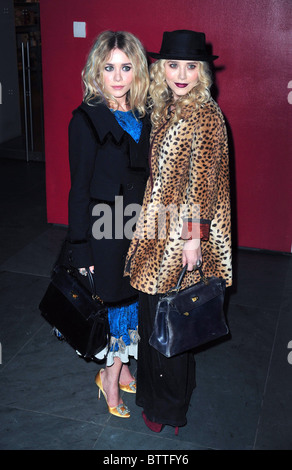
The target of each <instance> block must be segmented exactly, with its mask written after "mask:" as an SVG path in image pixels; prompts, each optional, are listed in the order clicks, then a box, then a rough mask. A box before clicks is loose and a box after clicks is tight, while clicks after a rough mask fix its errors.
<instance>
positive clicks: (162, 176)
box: [125, 98, 232, 294]
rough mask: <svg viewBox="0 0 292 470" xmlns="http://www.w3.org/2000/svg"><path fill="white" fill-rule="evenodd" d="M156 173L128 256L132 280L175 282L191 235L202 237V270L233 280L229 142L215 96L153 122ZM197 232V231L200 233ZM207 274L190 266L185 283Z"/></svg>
mask: <svg viewBox="0 0 292 470" xmlns="http://www.w3.org/2000/svg"><path fill="white" fill-rule="evenodd" d="M149 163H150V177H149V179H148V182H147V186H146V191H145V195H144V201H143V206H142V210H141V213H140V216H139V219H138V221H137V224H136V230H135V233H134V235H133V239H132V241H131V244H130V248H129V251H128V254H127V258H126V264H125V275H129V276H130V281H131V285H132V286H133V287H134V288H136V289H138V290H139V291H141V292H145V293H148V294H157V293H165V292H167V291H168V290H169V289H171V288H172V287H174V286H175V285H176V282H177V279H178V276H179V273H180V270H181V269H182V250H183V246H184V243H185V240H186V239H190V238H192V237H194V236H195V237H197V236H198V234H199V236H200V238H201V248H202V259H203V266H202V268H203V272H204V274H205V276H208V277H209V276H211V275H214V276H217V277H222V278H223V279H225V280H226V285H227V286H230V285H231V284H232V265H231V222H230V219H231V217H230V216H231V210H230V193H229V157H228V141H227V133H226V127H225V122H224V118H223V115H222V112H221V110H220V108H219V106H218V104H217V103H216V102H215V101H214V100H213V99H212V98H211V99H210V100H209V101H208V102H207V103H206V104H205V105H204V106H203V107H201V108H199V109H196V108H195V106H194V105H193V104H191V105H188V106H186V107H185V109H184V111H183V114H182V118H181V119H180V120H179V121H178V122H177V123H176V124H171V122H170V120H169V119H165V120H164V121H163V122H162V123H160V125H159V127H156V128H153V129H152V133H151V149H150V162H149ZM194 234H195V235H194ZM199 279H200V276H199V273H198V271H197V270H196V271H195V270H194V271H188V272H187V273H186V275H185V276H184V278H183V283H182V287H183V288H185V287H188V286H190V285H192V284H194V283H196V282H198V281H199Z"/></svg>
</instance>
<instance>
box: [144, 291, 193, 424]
mask: <svg viewBox="0 0 292 470" xmlns="http://www.w3.org/2000/svg"><path fill="white" fill-rule="evenodd" d="M158 300H159V295H154V296H153V295H148V294H144V293H140V294H139V322H138V331H139V336H140V341H139V345H138V362H137V364H138V365H137V393H136V403H137V405H138V406H141V407H143V409H144V412H145V414H146V416H147V418H148V419H150V420H151V421H154V422H156V423H161V424H168V425H171V426H183V425H184V424H186V422H187V418H186V414H187V411H188V407H189V403H190V399H191V396H192V392H193V389H194V387H195V359H194V354H193V353H192V352H186V353H184V354H180V355H178V356H175V357H171V358H167V357H165V356H163V355H162V354H160V353H159V352H158V351H156V349H154V348H153V347H152V346H150V344H149V337H150V335H151V333H152V329H153V323H154V318H155V311H156V305H157V302H158Z"/></svg>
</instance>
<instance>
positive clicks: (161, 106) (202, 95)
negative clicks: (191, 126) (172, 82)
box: [149, 59, 212, 125]
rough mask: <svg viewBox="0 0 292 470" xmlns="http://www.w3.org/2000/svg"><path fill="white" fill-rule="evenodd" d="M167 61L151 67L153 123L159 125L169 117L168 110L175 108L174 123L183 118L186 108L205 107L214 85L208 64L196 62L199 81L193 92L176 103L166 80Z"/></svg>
mask: <svg viewBox="0 0 292 470" xmlns="http://www.w3.org/2000/svg"><path fill="white" fill-rule="evenodd" d="M165 62H166V60H165V59H161V60H157V61H156V62H154V63H153V64H152V65H151V66H150V88H149V95H150V98H149V107H150V109H151V121H152V123H153V124H154V125H158V124H159V123H160V121H161V120H162V119H163V117H167V114H168V108H169V106H170V105H171V104H173V105H174V106H175V112H174V114H173V116H172V118H171V119H172V122H173V123H174V122H177V121H179V119H180V118H181V114H182V110H183V108H184V106H186V105H188V104H190V103H194V104H195V108H199V107H200V106H203V105H204V103H206V102H207V101H208V100H209V99H210V96H211V94H210V87H211V85H212V79H211V71H210V67H209V63H208V62H200V61H196V62H197V64H198V81H197V83H196V85H195V86H194V87H193V88H192V89H191V91H190V92H189V93H188V94H187V95H185V96H182V97H180V98H178V99H177V100H176V101H175V102H174V100H173V94H172V91H171V89H170V88H169V86H168V85H167V83H166V79H165Z"/></svg>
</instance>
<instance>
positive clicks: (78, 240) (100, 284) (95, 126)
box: [68, 31, 150, 418]
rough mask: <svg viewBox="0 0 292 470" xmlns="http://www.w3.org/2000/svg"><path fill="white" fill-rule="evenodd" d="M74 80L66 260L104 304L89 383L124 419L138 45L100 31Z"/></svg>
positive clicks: (140, 160) (143, 146)
mask: <svg viewBox="0 0 292 470" xmlns="http://www.w3.org/2000/svg"><path fill="white" fill-rule="evenodd" d="M82 78H83V83H84V99H83V102H82V104H81V105H80V106H79V107H78V108H77V109H76V110H75V111H74V113H73V118H72V120H71V122H70V126H69V158H70V172H71V190H70V195H69V230H68V242H69V243H68V247H69V250H68V256H69V263H70V264H71V265H72V266H74V267H76V268H78V269H79V272H80V273H81V274H83V273H84V274H85V273H86V270H85V268H89V269H90V270H91V271H92V272H93V273H94V279H95V286H96V291H97V294H98V295H99V297H100V298H101V299H102V300H103V301H104V302H105V303H107V304H108V305H109V322H110V328H111V345H110V352H109V353H108V354H107V356H106V367H105V368H104V369H101V370H100V371H99V373H98V374H97V376H96V384H97V386H98V387H99V395H100V391H101V392H102V393H103V394H104V397H105V399H106V401H107V405H108V409H109V412H110V413H111V414H113V415H115V416H118V417H122V418H128V417H130V412H129V410H128V408H127V406H126V405H125V404H124V403H123V401H122V399H121V397H120V390H121V389H122V390H125V391H128V392H130V393H135V392H136V382H135V379H134V377H133V376H132V374H131V372H130V370H129V367H128V365H127V363H128V361H129V356H130V355H131V356H134V357H135V358H136V357H137V353H136V351H137V340H138V334H137V310H138V304H137V298H136V291H135V289H133V288H132V287H131V286H130V283H129V280H128V278H124V277H123V269H124V262H125V255H126V253H127V249H128V247H129V244H130V240H131V235H132V232H133V230H134V222H135V220H136V218H135V217H137V216H138V209H139V207H140V204H141V203H142V199H143V193H144V189H145V184H146V180H147V175H148V161H147V156H148V142H149V130H150V129H149V121H148V118H147V115H146V106H145V102H146V97H147V90H148V85H149V78H148V68H147V60H146V56H145V53H144V49H143V47H142V45H141V43H140V41H139V40H138V39H137V38H136V37H135V36H133V35H132V34H130V33H127V32H112V31H105V32H103V33H101V34H100V35H99V37H98V38H97V40H96V42H95V44H94V45H93V47H92V49H91V51H90V53H89V56H88V60H87V63H86V65H85V67H84V70H83V72H82ZM104 356H105V352H104V351H102V352H101V353H99V355H98V359H102V358H103V357H104Z"/></svg>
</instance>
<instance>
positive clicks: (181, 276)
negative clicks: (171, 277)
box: [172, 263, 206, 290]
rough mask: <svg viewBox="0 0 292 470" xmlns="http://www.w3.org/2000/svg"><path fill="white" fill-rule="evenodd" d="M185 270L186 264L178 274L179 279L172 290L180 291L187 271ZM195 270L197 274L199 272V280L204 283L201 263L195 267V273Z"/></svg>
mask: <svg viewBox="0 0 292 470" xmlns="http://www.w3.org/2000/svg"><path fill="white" fill-rule="evenodd" d="M187 268H188V265H187V264H186V265H185V266H184V267H183V268H182V270H181V272H180V273H179V277H178V281H177V284H176V286H175V288H174V289H172V290H180V288H181V283H182V280H183V277H184V275H185V273H186V271H187ZM197 269H198V270H199V272H200V276H201V280H202V281H204V282H206V278H205V276H204V273H203V270H202V263H201V264H200V265H199V266H196V269H195V271H196V270H197Z"/></svg>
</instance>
